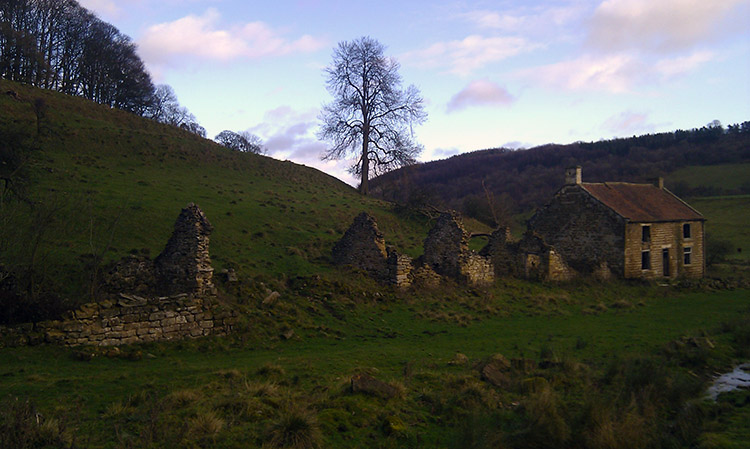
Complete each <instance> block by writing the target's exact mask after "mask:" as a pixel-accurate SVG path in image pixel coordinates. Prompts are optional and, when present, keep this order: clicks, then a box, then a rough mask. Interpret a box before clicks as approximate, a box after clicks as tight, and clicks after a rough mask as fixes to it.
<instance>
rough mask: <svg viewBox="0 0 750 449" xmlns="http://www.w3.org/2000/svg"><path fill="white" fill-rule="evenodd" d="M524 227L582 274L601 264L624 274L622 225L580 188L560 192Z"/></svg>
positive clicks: (574, 187) (618, 217) (575, 187)
mask: <svg viewBox="0 0 750 449" xmlns="http://www.w3.org/2000/svg"><path fill="white" fill-rule="evenodd" d="M528 227H529V230H530V231H532V232H535V233H536V234H538V235H539V236H541V237H542V238H543V239H544V241H545V242H546V243H547V244H549V245H551V246H553V247H554V249H555V252H556V253H557V254H558V255H559V256H560V257H562V258H563V259H564V260H565V261H566V262H567V263H568V265H570V266H571V267H572V268H574V269H575V270H576V271H578V272H580V273H582V274H592V273H595V272H596V271H597V270H599V269H600V267H601V266H602V263H606V265H607V266H608V267H609V268H610V269H611V270H612V271H613V272H614V273H617V274H619V275H621V276H622V274H623V273H624V257H623V251H624V245H625V221H624V220H623V219H622V217H620V216H619V215H617V214H616V213H615V212H613V211H612V210H611V209H610V208H608V207H606V206H604V205H603V204H602V203H600V202H599V201H598V200H597V199H595V198H593V197H592V196H591V195H589V194H588V193H587V192H585V191H584V190H583V188H582V187H581V186H580V185H567V186H564V187H563V188H562V189H560V191H559V192H558V193H557V194H556V195H555V197H554V198H553V199H552V201H550V203H548V204H547V205H546V206H544V207H543V208H541V209H539V210H538V211H537V212H536V213H535V214H534V216H533V217H531V219H529V222H528Z"/></svg>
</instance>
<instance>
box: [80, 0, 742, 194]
mask: <svg viewBox="0 0 750 449" xmlns="http://www.w3.org/2000/svg"><path fill="white" fill-rule="evenodd" d="M79 3H81V5H83V6H84V7H86V8H88V9H90V10H92V11H94V12H95V13H96V14H97V15H98V16H99V17H101V18H102V19H103V20H106V21H108V22H110V23H112V24H113V25H115V26H116V27H117V28H119V29H120V31H122V32H123V33H125V34H127V35H129V36H130V37H131V38H133V40H134V41H135V42H136V43H137V44H138V47H139V54H140V55H141V58H142V59H143V60H144V61H145V62H146V65H147V67H148V69H149V71H150V72H151V74H152V77H153V78H154V80H155V82H156V83H166V84H169V85H171V86H172V87H173V88H174V90H175V92H176V94H177V96H178V98H179V100H180V103H181V104H183V105H184V106H186V107H187V108H188V109H190V111H191V112H192V113H193V114H195V116H196V117H197V118H198V121H199V122H200V123H201V125H203V126H204V127H205V128H206V130H207V133H208V136H209V137H213V136H215V135H216V134H218V133H219V132H220V131H222V130H224V129H230V130H233V131H242V130H249V131H251V132H253V133H255V134H257V135H259V136H260V137H261V138H262V139H263V140H264V141H265V142H266V145H267V147H268V149H269V153H270V155H271V156H273V157H276V158H278V159H289V160H292V161H295V162H298V163H302V164H305V165H310V166H315V167H317V168H319V169H321V170H323V171H326V172H328V173H330V174H332V175H334V176H337V177H339V178H341V179H343V180H345V181H347V182H350V183H354V180H353V179H352V178H351V177H350V176H349V175H348V174H347V173H346V167H347V166H348V165H349V162H347V161H341V162H323V161H320V159H319V156H320V154H321V153H322V152H323V151H324V150H325V143H324V142H319V141H317V139H316V138H315V131H316V129H317V127H318V119H317V116H318V111H319V110H320V108H321V106H322V105H323V104H324V103H326V102H328V101H330V96H329V94H328V93H327V92H326V90H325V83H324V80H325V78H324V75H323V68H324V67H325V66H327V65H328V64H329V63H330V61H331V55H332V51H333V48H334V46H335V45H336V44H337V43H338V42H340V41H345V40H352V39H356V38H358V37H360V36H364V35H368V36H371V37H373V38H375V39H377V40H379V41H380V42H381V43H383V44H384V45H385V46H386V47H387V51H386V52H387V54H388V55H389V56H393V57H395V58H396V59H397V60H398V61H399V62H400V63H401V75H402V77H403V79H404V83H405V84H414V85H416V86H417V87H418V88H419V89H420V90H421V92H422V95H423V97H424V98H425V100H426V104H427V112H428V113H429V117H428V120H427V122H426V123H425V124H424V125H421V126H419V127H418V128H416V129H415V132H416V137H417V140H418V141H419V142H420V143H422V144H423V145H424V147H425V151H424V153H423V154H422V156H421V158H420V159H421V160H424V161H428V160H432V159H441V158H445V157H448V156H451V155H454V154H458V153H464V152H467V151H473V150H479V149H484V148H491V147H499V146H509V147H531V146H535V145H541V144H545V143H553V142H554V143H570V142H574V141H579V140H583V141H592V140H600V139H607V138H612V137H625V136H632V135H638V134H645V133H652V132H660V131H670V130H674V129H689V128H695V127H701V126H703V125H706V124H707V123H709V122H711V121H713V120H719V121H721V122H722V123H723V124H725V125H726V124H732V123H739V122H743V121H747V120H750V0H606V1H601V0H543V1H542V0H538V1H533V0H530V1H518V0H509V1H450V2H443V1H440V0H430V1H421V0H420V1H404V0H401V1H390V0H386V1H382V0H381V1H378V2H357V1H349V2H339V1H328V0H290V1H286V0H278V1H275V2H270V1H240V0H79ZM373 4H374V5H376V7H373Z"/></svg>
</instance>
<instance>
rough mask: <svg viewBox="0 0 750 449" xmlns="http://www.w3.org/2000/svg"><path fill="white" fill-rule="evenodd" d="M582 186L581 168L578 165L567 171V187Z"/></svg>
mask: <svg viewBox="0 0 750 449" xmlns="http://www.w3.org/2000/svg"><path fill="white" fill-rule="evenodd" d="M578 184H581V166H580V165H576V166H575V167H568V168H566V169H565V185H566V186H571V185H578Z"/></svg>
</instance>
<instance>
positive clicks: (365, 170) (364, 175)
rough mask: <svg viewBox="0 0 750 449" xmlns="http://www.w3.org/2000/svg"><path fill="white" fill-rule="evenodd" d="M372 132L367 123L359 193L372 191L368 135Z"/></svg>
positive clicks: (364, 129) (363, 142)
mask: <svg viewBox="0 0 750 449" xmlns="http://www.w3.org/2000/svg"><path fill="white" fill-rule="evenodd" d="M369 134H370V127H369V126H368V125H367V124H365V126H364V128H363V132H362V172H361V173H360V175H361V178H360V179H361V181H360V183H359V193H361V194H362V195H367V194H369V193H370V188H369V186H368V185H367V184H368V181H369V177H370V155H369V143H370V141H369V139H368V138H367V136H368V135H369Z"/></svg>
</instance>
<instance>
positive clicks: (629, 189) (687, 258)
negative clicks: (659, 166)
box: [528, 167, 706, 279]
mask: <svg viewBox="0 0 750 449" xmlns="http://www.w3.org/2000/svg"><path fill="white" fill-rule="evenodd" d="M565 178H566V179H565V185H564V186H563V187H562V188H561V189H560V190H559V191H558V192H557V193H556V194H555V196H554V197H553V198H552V200H551V201H550V202H549V203H548V204H547V205H546V206H544V207H543V208H541V209H539V210H538V211H537V212H536V214H534V216H533V217H531V219H530V220H529V223H528V225H529V230H530V231H532V232H534V233H535V234H537V235H539V236H540V237H541V238H543V239H544V242H546V243H547V244H549V245H551V246H552V247H554V249H555V251H556V253H557V254H559V255H560V257H561V258H562V259H563V260H564V261H565V263H566V264H567V265H568V266H570V267H571V268H572V269H574V270H576V271H577V272H579V273H582V274H590V273H595V272H597V271H598V272H601V270H603V269H608V270H609V271H611V272H612V273H613V274H614V275H616V276H620V277H624V278H643V279H663V278H668V279H673V278H677V277H690V278H700V277H703V275H704V273H705V260H706V258H705V228H704V225H705V221H706V220H705V218H704V217H703V215H701V214H700V212H698V211H696V210H695V209H693V208H692V207H691V206H690V205H688V204H687V203H685V202H684V201H682V200H681V199H679V198H678V197H677V196H675V195H674V194H673V193H672V192H670V191H669V190H667V189H665V188H664V184H663V181H662V180H661V178H660V179H659V180H658V181H657V182H655V183H654V184H634V183H624V182H605V183H584V182H582V175H581V167H572V168H569V169H567V170H566V177H565Z"/></svg>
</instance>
